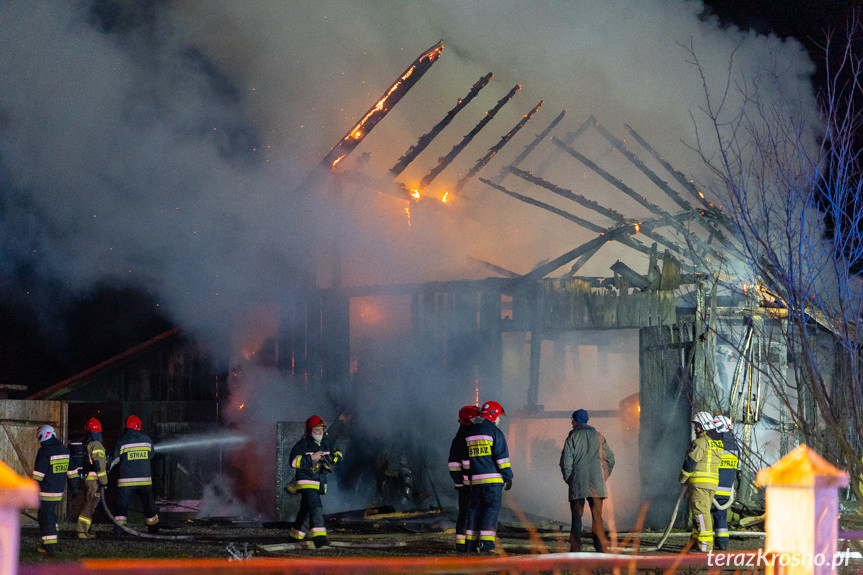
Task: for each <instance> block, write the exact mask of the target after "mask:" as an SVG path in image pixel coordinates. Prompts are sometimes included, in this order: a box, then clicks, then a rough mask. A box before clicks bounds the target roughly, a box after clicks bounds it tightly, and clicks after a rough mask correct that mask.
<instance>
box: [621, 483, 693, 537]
mask: <svg viewBox="0 0 863 575" xmlns="http://www.w3.org/2000/svg"><path fill="white" fill-rule="evenodd" d="M684 495H686V485H683V487H681V489H680V495H678V497H677V503H676V504H675V505H674V511H672V512H671V519H670V520H669V521H668V526H667V527H666V528H665V531H664V532H663V533H662V538H660V540H659V542H658V543H657V544H656V545H654V546H653V547H647V548H643V547H642V548H639V549H637V551H639V552H642V553H652V552H654V551H659V550H660V549H662V546H663V545H665V540H666V539H668V535H669V534H670V533H671V528H672V527H673V526H674V520H675V519H676V518H677V510H678V509H680V502H681V501H683V496H684ZM615 551H617V552H619V553H628V552H634V551H636V549H632V548H629V547H625V548H624V547H618V548H615Z"/></svg>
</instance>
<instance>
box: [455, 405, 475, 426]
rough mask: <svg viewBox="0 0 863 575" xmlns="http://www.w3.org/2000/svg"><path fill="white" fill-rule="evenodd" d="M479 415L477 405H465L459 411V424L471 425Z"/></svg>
mask: <svg viewBox="0 0 863 575" xmlns="http://www.w3.org/2000/svg"><path fill="white" fill-rule="evenodd" d="M477 415H479V408H477V407H476V406H475V405H465V406H464V407H462V408H461V409H459V410H458V422H459V423H461V424H462V425H470V420H471V419H473V418H474V417H476V416H477Z"/></svg>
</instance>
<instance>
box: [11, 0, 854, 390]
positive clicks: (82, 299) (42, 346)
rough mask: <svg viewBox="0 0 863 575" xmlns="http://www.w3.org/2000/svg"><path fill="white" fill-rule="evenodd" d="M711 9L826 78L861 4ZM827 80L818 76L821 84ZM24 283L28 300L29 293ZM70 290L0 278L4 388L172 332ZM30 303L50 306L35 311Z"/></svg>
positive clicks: (142, 314) (118, 19)
mask: <svg viewBox="0 0 863 575" xmlns="http://www.w3.org/2000/svg"><path fill="white" fill-rule="evenodd" d="M103 4H104V3H103ZM705 4H706V5H707V6H708V7H709V8H708V9H709V10H712V11H713V13H715V15H717V16H718V17H719V18H720V19H721V21H723V22H724V23H726V24H727V25H728V26H738V27H740V28H743V29H746V30H753V31H755V32H757V33H758V34H774V35H777V36H779V37H783V38H784V37H794V38H797V39H799V40H800V41H801V43H802V44H803V45H804V46H805V47H806V49H807V50H808V51H809V53H810V54H811V55H812V60H813V61H814V62H815V63H816V66H817V67H818V70H819V72H820V73H822V74H823V58H822V57H821V52H820V51H819V46H820V45H821V44H822V41H823V37H824V33H823V31H824V30H825V29H827V28H831V27H838V28H841V27H843V26H844V24H845V22H846V21H847V18H848V16H849V14H850V11H851V9H852V8H853V6H854V5H855V4H858V3H850V2H829V1H794V0H773V1H758V0H737V1H731V0H710V1H708V2H705ZM120 6H122V5H120ZM124 13H125V12H124V11H123V10H122V9H120V10H118V11H112V10H102V14H101V15H100V17H101V18H103V23H104V25H106V26H109V25H110V26H121V25H122V23H123V14H124ZM137 16H138V17H141V15H140V14H138V15H137ZM143 17H146V15H144V16H143ZM445 34H446V32H445V31H443V36H444V39H446V36H445ZM819 79H820V78H819V77H818V76H817V75H816V82H817V81H818V80H819ZM0 123H2V119H0ZM2 185H3V184H2V180H0V213H2V211H3V210H5V209H6V208H7V207H8V204H7V202H8V201H9V200H8V198H7V197H6V194H4V193H3V190H2ZM4 241H7V240H5V239H4ZM24 284H26V286H27V290H28V293H27V297H22V295H21V290H20V287H21V285H24ZM33 292H38V294H34V293H33ZM66 292H67V290H66V288H65V286H64V285H63V283H62V282H60V281H57V280H56V279H48V278H45V277H42V275H41V272H40V271H39V270H37V269H26V268H25V269H19V270H18V275H17V276H16V280H15V283H10V278H8V277H3V276H2V275H0V384H16V385H27V386H29V387H30V389H29V392H30V393H32V392H33V391H35V390H36V389H37V388H39V387H42V386H44V385H50V384H53V383H55V382H57V381H60V380H62V379H64V378H66V377H69V376H71V375H74V374H76V373H78V372H80V371H82V370H84V369H86V368H88V367H90V366H92V365H93V364H95V363H98V362H100V361H103V360H105V359H107V358H110V357H111V356H113V355H115V354H117V353H120V352H122V351H124V350H126V349H128V348H129V347H131V346H133V345H136V344H138V343H140V342H142V341H145V340H146V339H149V338H151V337H153V336H155V335H157V334H159V333H161V332H163V331H165V330H166V329H168V328H170V327H171V323H172V321H171V319H169V318H168V316H167V315H166V314H163V313H161V312H160V308H159V307H158V300H157V299H156V298H155V297H154V296H152V295H150V294H148V293H146V292H144V291H142V290H141V289H140V288H138V287H135V286H134V285H128V286H122V285H119V286H118V285H117V284H116V283H114V284H111V285H108V284H105V285H102V286H97V287H96V288H95V289H91V290H89V291H88V292H86V294H84V295H80V296H77V297H75V298H73V299H71V300H70V299H69V298H68V297H66V296H67V293H66ZM33 296H36V297H33ZM25 301H40V302H43V304H41V305H40V306H39V307H38V308H36V309H34V308H33V307H31V306H30V305H29V304H27V303H25ZM48 318H50V320H48Z"/></svg>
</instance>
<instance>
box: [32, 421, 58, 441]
mask: <svg viewBox="0 0 863 575" xmlns="http://www.w3.org/2000/svg"><path fill="white" fill-rule="evenodd" d="M36 437H38V438H39V443H41V442H43V441H48V440H49V439H51V438H52V437H57V433H56V432H55V431H54V428H53V427H51V426H50V425H43V426H42V427H40V428H39V431H38V432H37V434H36Z"/></svg>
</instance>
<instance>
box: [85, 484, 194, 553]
mask: <svg viewBox="0 0 863 575" xmlns="http://www.w3.org/2000/svg"><path fill="white" fill-rule="evenodd" d="M99 495H100V496H101V499H102V509H104V510H105V513H106V514H107V515H108V518H109V519H110V520H111V523H113V524H114V526H115V527H119V528H120V529H122V530H123V531H124V532H125V533H128V534H129V535H134V536H135V537H143V538H145V539H161V540H173V541H179V540H182V539H186V540H188V539H195V537H196V536H195V535H156V534H153V533H142V532H141V531H137V530H135V529H132V528H131V527H127V526H126V525H125V524H123V523H120V522H119V521H117V518H116V517H114V515H113V514H112V513H111V510H110V509H108V503H107V501H106V500H105V486H104V485H100V486H99Z"/></svg>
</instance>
